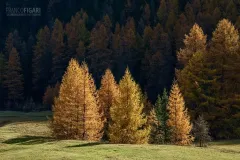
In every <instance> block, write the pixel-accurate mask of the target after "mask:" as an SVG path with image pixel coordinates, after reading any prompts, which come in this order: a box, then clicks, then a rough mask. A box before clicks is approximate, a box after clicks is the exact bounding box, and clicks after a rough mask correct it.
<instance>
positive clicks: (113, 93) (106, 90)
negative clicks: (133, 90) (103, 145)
mask: <svg viewBox="0 0 240 160" xmlns="http://www.w3.org/2000/svg"><path fill="white" fill-rule="evenodd" d="M98 94H99V101H100V105H101V107H102V111H103V113H104V115H103V117H104V119H105V130H104V131H105V135H104V136H105V137H104V138H106V139H108V138H107V137H108V136H107V134H108V126H109V123H110V121H111V117H110V109H111V107H112V106H113V103H115V102H114V101H116V100H117V97H118V96H119V93H118V86H117V83H116V81H115V79H114V76H113V74H112V72H111V71H110V70H109V69H107V70H106V72H105V74H104V75H103V77H102V80H101V87H100V89H99V91H98Z"/></svg>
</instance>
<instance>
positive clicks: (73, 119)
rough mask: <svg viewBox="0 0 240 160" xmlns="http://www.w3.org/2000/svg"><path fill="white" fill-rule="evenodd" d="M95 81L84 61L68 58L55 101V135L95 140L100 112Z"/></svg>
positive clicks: (97, 136) (99, 126)
mask: <svg viewBox="0 0 240 160" xmlns="http://www.w3.org/2000/svg"><path fill="white" fill-rule="evenodd" d="M97 98H98V97H97V93H96V87H95V84H94V81H93V79H92V77H91V75H90V74H89V72H88V67H87V65H86V64H85V63H84V64H83V65H81V66H79V64H78V62H77V61H76V60H71V61H70V63H69V66H68V68H67V71H66V73H65V75H64V76H63V80H62V84H61V86H60V92H59V96H58V97H57V98H55V101H54V107H53V108H54V110H53V111H54V114H53V115H54V116H53V123H52V124H53V125H52V126H53V132H54V134H55V136H56V137H58V138H67V139H81V140H90V141H91V140H92V141H98V140H100V139H101V138H102V129H103V121H102V113H101V111H100V106H99V102H98V100H97Z"/></svg>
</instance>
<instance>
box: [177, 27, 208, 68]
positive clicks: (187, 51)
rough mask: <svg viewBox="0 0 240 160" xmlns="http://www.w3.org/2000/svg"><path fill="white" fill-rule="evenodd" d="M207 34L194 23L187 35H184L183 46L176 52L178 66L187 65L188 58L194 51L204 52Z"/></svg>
mask: <svg viewBox="0 0 240 160" xmlns="http://www.w3.org/2000/svg"><path fill="white" fill-rule="evenodd" d="M206 42H207V36H206V35H204V33H203V31H202V29H201V28H200V27H199V26H198V25H197V24H195V25H194V26H193V28H192V29H191V30H190V33H189V35H186V36H185V39H184V48H183V49H180V51H179V52H178V53H177V58H178V63H179V68H183V67H184V66H185V65H187V63H188V61H189V59H190V58H191V57H192V55H193V54H194V53H196V52H204V51H205V50H206Z"/></svg>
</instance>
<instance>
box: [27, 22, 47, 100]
mask: <svg viewBox="0 0 240 160" xmlns="http://www.w3.org/2000/svg"><path fill="white" fill-rule="evenodd" d="M51 59H52V58H51V53H50V31H49V28H48V27H47V26H45V27H44V28H43V29H40V30H39V32H38V34H37V44H36V45H35V46H34V53H33V60H32V76H33V79H32V83H33V90H34V94H35V96H36V98H37V99H38V97H39V96H40V97H42V95H43V93H44V89H45V88H46V87H47V84H48V80H49V78H50V71H51V61H52V60H51Z"/></svg>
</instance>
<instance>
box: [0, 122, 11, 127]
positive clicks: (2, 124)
mask: <svg viewBox="0 0 240 160" xmlns="http://www.w3.org/2000/svg"><path fill="white" fill-rule="evenodd" d="M9 123H12V122H11V121H0V127H3V126H5V125H7V124H9Z"/></svg>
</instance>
